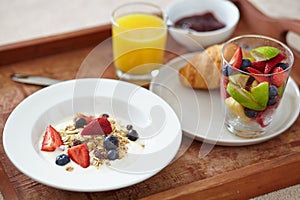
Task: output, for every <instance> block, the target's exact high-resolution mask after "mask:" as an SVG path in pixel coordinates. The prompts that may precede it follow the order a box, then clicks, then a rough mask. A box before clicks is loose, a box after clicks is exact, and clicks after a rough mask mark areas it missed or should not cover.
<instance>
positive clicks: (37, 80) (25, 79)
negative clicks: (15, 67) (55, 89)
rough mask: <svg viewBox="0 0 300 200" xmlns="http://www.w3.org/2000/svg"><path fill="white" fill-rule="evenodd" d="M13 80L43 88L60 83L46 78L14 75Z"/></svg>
mask: <svg viewBox="0 0 300 200" xmlns="http://www.w3.org/2000/svg"><path fill="white" fill-rule="evenodd" d="M10 77H11V79H12V80H13V81H16V82H20V83H26V84H32V85H41V86H49V85H52V84H55V83H58V82H60V80H56V79H52V78H46V77H42V76H31V75H24V74H12V75H11V76H10Z"/></svg>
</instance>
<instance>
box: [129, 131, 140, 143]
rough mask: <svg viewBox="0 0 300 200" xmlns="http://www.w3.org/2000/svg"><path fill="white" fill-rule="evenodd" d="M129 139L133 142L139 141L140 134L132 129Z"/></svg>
mask: <svg viewBox="0 0 300 200" xmlns="http://www.w3.org/2000/svg"><path fill="white" fill-rule="evenodd" d="M127 138H128V139H129V140H131V141H136V140H137V139H139V134H138V133H137V132H136V130H134V129H130V130H129V131H128V134H127Z"/></svg>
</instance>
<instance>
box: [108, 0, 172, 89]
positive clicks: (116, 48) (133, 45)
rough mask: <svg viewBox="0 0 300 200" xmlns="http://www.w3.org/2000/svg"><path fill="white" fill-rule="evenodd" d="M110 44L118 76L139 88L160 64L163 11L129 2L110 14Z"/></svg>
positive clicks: (162, 56) (147, 80)
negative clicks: (138, 85)
mask: <svg viewBox="0 0 300 200" xmlns="http://www.w3.org/2000/svg"><path fill="white" fill-rule="evenodd" d="M112 36H113V37H112V43H113V56H114V65H115V67H116V73H117V76H118V77H119V78H120V79H122V80H126V81H130V82H134V83H137V84H140V85H143V84H147V83H149V81H150V80H151V78H152V72H153V71H154V70H157V69H158V68H160V67H161V66H162V64H163V59H164V50H165V45H166V38H167V27H166V23H165V18H164V14H163V11H162V9H161V8H160V7H158V6H156V5H153V4H150V3H128V4H124V5H121V6H119V7H118V8H116V9H115V10H114V11H113V13H112Z"/></svg>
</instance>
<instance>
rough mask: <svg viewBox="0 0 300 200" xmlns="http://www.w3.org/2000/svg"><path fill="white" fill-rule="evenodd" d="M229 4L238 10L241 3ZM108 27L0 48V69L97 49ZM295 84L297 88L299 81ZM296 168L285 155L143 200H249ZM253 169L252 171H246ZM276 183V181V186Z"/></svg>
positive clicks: (295, 156) (299, 162)
mask: <svg viewBox="0 0 300 200" xmlns="http://www.w3.org/2000/svg"><path fill="white" fill-rule="evenodd" d="M233 1H234V2H235V3H237V4H238V5H239V6H240V4H242V1H243V0H233ZM241 7H242V6H241ZM245 7H246V5H245ZM266 19H267V18H266ZM297 23H298V22H297ZM110 27H111V25H110V24H105V25H101V26H98V27H92V28H88V29H83V30H77V31H72V32H68V33H63V34H58V35H53V36H48V37H43V38H37V39H32V40H28V41H21V42H17V43H11V44H7V45H3V46H0V57H1V58H4V59H1V60H0V67H1V65H7V64H12V63H15V62H19V61H24V60H30V59H35V58H38V57H43V56H47V55H51V54H58V53H62V52H65V51H72V50H75V49H79V48H84V47H89V46H94V45H97V44H98V43H99V42H101V41H103V40H105V39H106V38H107V37H110V36H111V28H110ZM70 49H71V50H70ZM299 59H300V57H299ZM298 80H300V79H298ZM295 81H296V79H295ZM297 82H298V84H299V81H297ZM299 167H300V153H299V152H297V153H288V154H286V155H284V156H280V157H276V158H274V159H271V160H267V161H262V162H259V163H255V164H252V165H249V166H246V167H242V168H239V169H237V170H233V171H229V172H224V173H222V174H219V175H215V176H213V177H209V178H205V179H203V180H199V181H196V182H192V183H189V184H186V185H182V186H178V187H175V188H172V189H169V190H166V191H163V192H159V193H156V194H153V195H150V196H148V197H145V198H144V199H157V198H168V199H176V198H184V197H193V198H196V197H197V196H201V197H202V196H205V195H206V196H208V197H210V199H217V198H218V197H224V196H225V197H227V198H229V197H232V195H233V194H235V195H237V197H239V198H250V197H253V195H255V196H257V195H261V194H264V193H267V192H272V191H274V190H278V189H281V188H284V187H288V186H291V185H294V184H297V183H300V182H299V180H300V174H299V173H298V174H297V173H294V174H293V171H295V170H296V169H299ZM253 168H254V170H252V171H251V170H249V169H253ZM270 169H272V170H270ZM0 171H3V172H4V174H6V172H5V170H4V167H2V162H0ZM272 174H273V175H274V174H276V177H275V176H271V175H272ZM289 174H290V175H292V176H290V179H286V177H287V175H289ZM6 175H7V174H6ZM266 177H267V178H266ZM243 179H244V180H247V182H246V183H247V184H248V185H246V186H245V185H244V188H247V187H249V184H251V183H252V185H251V186H252V187H253V186H257V187H255V189H256V190H255V191H251V190H250V191H249V190H240V191H237V190H236V188H235V187H236V186H237V185H240V184H241V180H243ZM278 180H280V181H279V182H278ZM8 181H9V179H8ZM270 181H271V182H272V185H271V186H270V185H268V183H269V182H270ZM0 183H1V182H0ZM9 183H10V181H9ZM257 183H259V184H257ZM10 184H11V183H10ZM224 184H226V187H227V188H228V191H224V189H223V190H222V187H224ZM2 185H3V184H2V183H1V186H2ZM220 188H221V189H220ZM249 188H250V187H249ZM1 189H2V188H1ZM12 189H13V190H14V193H15V195H12V197H14V196H15V197H16V199H17V193H16V191H15V188H13V186H12ZM1 192H2V195H3V196H4V197H5V198H8V199H13V198H9V197H10V196H8V195H9V191H7V192H6V191H5V190H4V191H1ZM216 192H217V193H216ZM212 194H214V195H215V196H209V195H212Z"/></svg>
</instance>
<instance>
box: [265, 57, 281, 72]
mask: <svg viewBox="0 0 300 200" xmlns="http://www.w3.org/2000/svg"><path fill="white" fill-rule="evenodd" d="M284 59H285V55H284V54H283V53H279V54H278V55H277V56H275V57H274V58H272V59H271V60H269V61H267V64H266V67H265V71H264V73H265V74H268V73H270V72H271V71H272V69H273V68H274V67H275V66H276V65H277V64H278V63H280V62H281V61H282V60H284Z"/></svg>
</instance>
